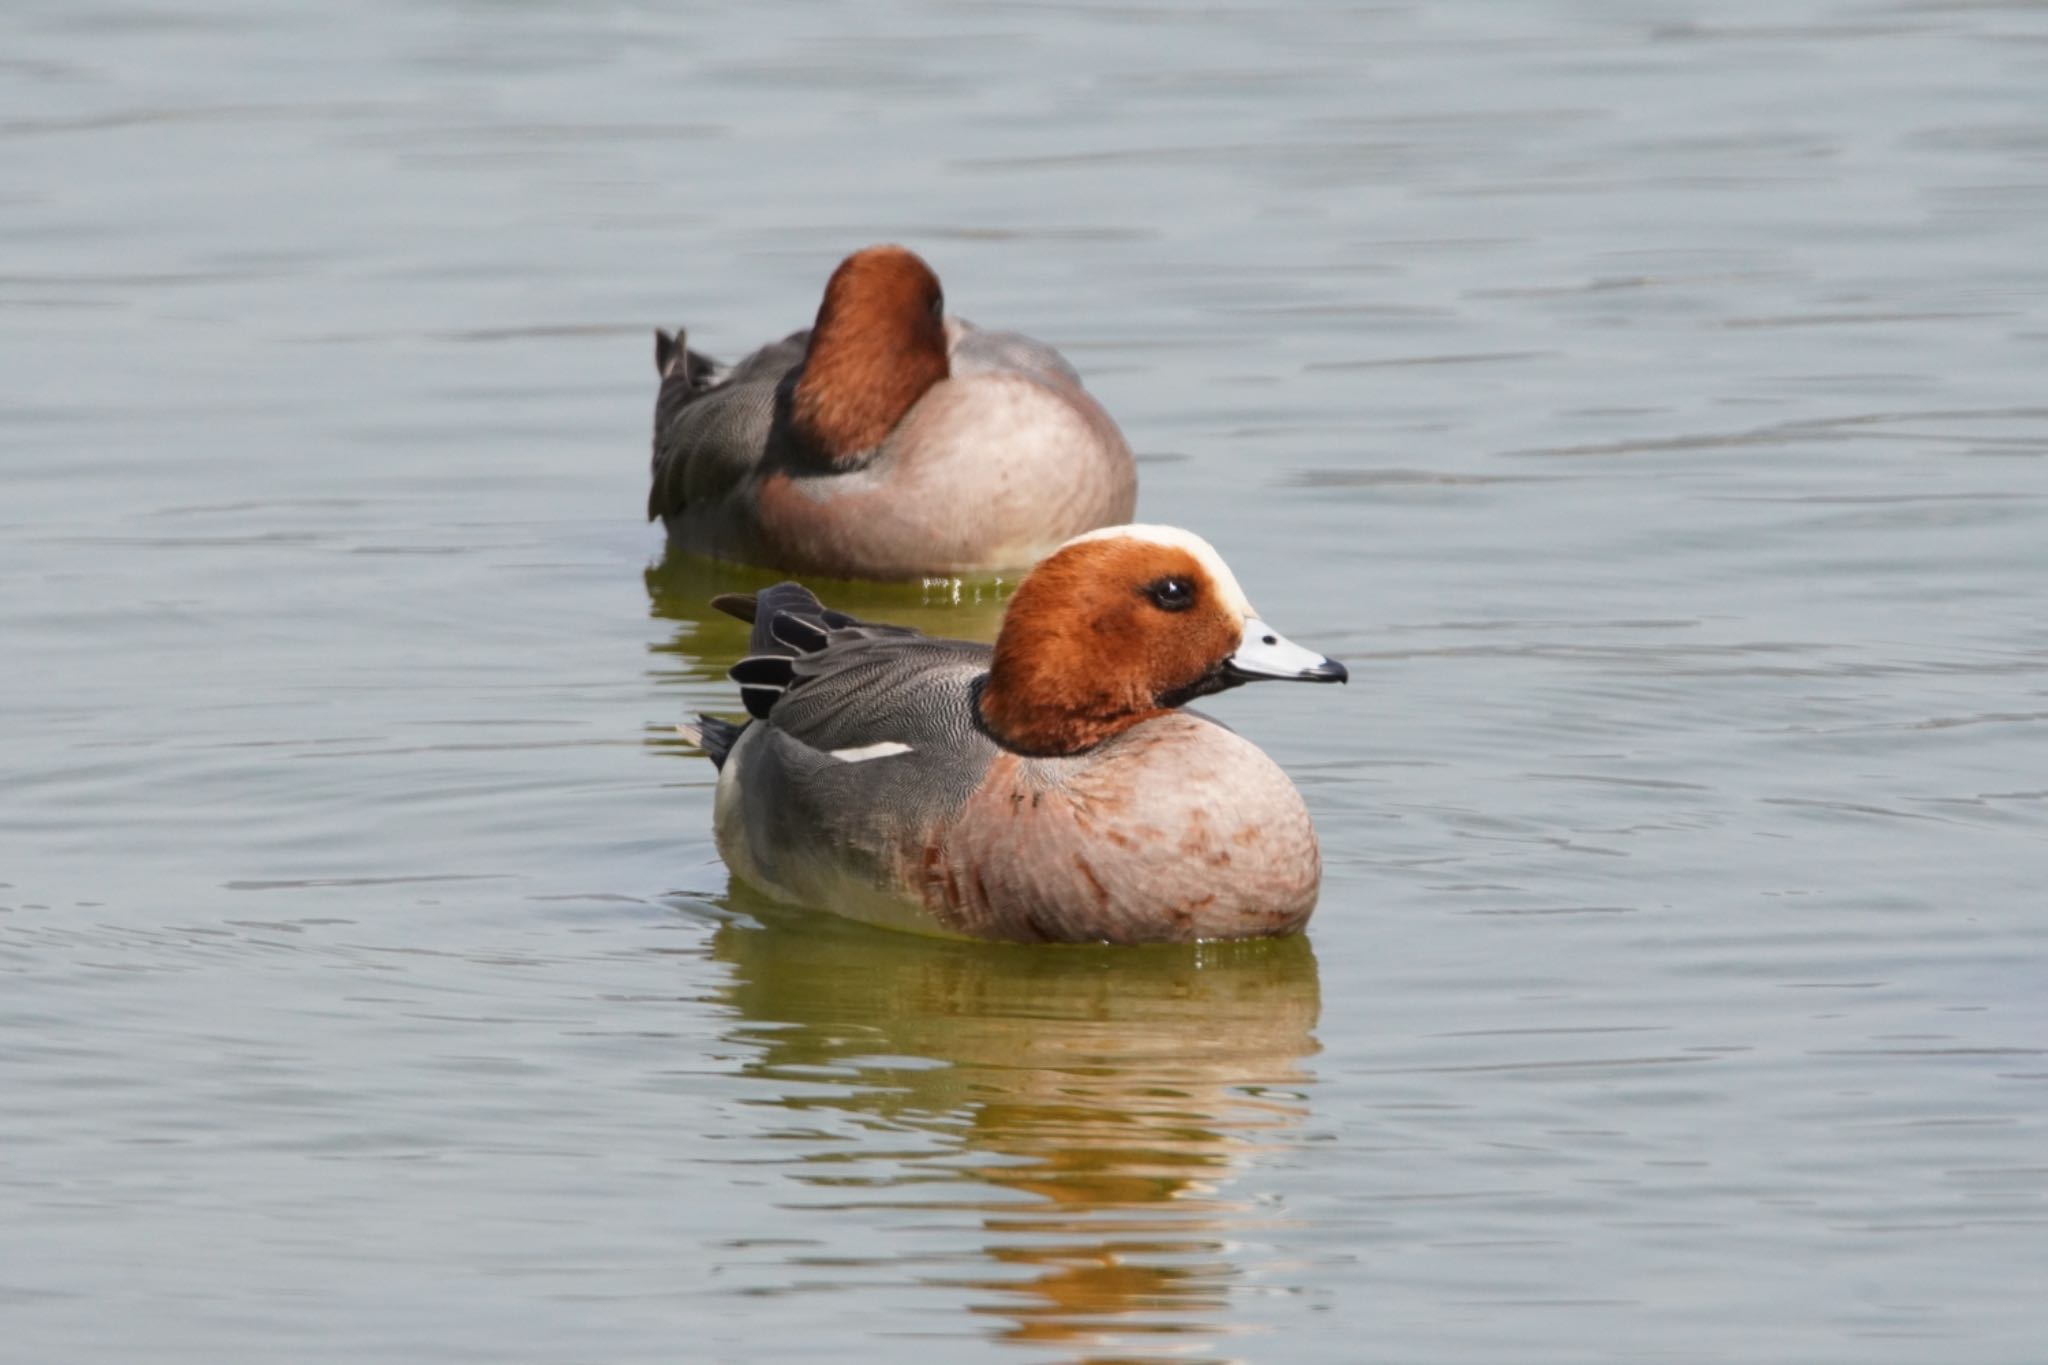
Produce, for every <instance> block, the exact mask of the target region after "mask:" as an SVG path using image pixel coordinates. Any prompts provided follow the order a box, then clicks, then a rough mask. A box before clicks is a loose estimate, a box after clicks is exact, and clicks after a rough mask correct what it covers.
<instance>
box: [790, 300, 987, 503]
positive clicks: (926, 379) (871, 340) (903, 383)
mask: <svg viewBox="0 0 2048 1365" xmlns="http://www.w3.org/2000/svg"><path fill="white" fill-rule="evenodd" d="M899 332H900V333H902V334H900V335H892V333H899ZM947 373H948V366H947V363H946V340H945V333H944V331H943V330H942V329H940V328H939V327H938V325H937V324H936V322H934V323H933V324H932V325H931V326H929V327H926V328H911V329H907V330H906V329H901V328H892V327H883V326H875V325H868V326H861V325H859V323H858V320H854V321H852V322H848V321H846V320H842V319H840V318H838V317H836V316H834V315H833V313H832V310H831V309H830V307H829V305H828V307H827V309H826V310H825V311H824V313H823V314H821V316H820V317H819V319H818V325H817V327H816V328H814V329H813V330H812V332H811V341H810V346H809V348H808V349H807V350H806V352H805V354H804V367H803V373H802V374H801V375H799V376H798V378H797V382H796V388H795V391H794V392H793V393H792V395H791V402H790V429H791V431H792V432H794V433H795V435H796V437H797V439H798V440H799V441H800V442H802V443H803V445H804V446H805V447H806V448H807V449H808V450H809V451H810V452H811V453H812V454H813V455H815V456H816V457H817V458H819V459H821V460H823V461H825V462H826V463H827V464H832V465H840V466H850V465H854V464H857V463H859V462H860V460H861V459H862V458H863V457H864V456H866V455H867V454H868V453H869V452H871V451H873V450H874V448H875V447H876V446H879V445H880V444H881V443H882V442H883V441H884V440H885V439H887V437H888V435H889V433H890V432H892V431H894V430H895V429H896V427H897V425H898V424H899V423H900V422H902V420H903V418H904V416H905V415H906V414H907V413H909V411H910V410H911V408H913V407H915V406H916V405H917V401H918V399H920V398H922V397H924V395H925V393H926V392H927V391H928V390H929V389H930V388H931V387H932V385H934V384H936V383H938V382H939V381H940V380H942V379H944V378H946V376H947Z"/></svg>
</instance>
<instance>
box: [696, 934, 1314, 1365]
mask: <svg viewBox="0 0 2048 1365" xmlns="http://www.w3.org/2000/svg"><path fill="white" fill-rule="evenodd" d="M733 904H734V907H735V908H738V909H742V910H745V911H746V912H748V913H749V914H752V915H756V916H758V918H759V920H760V922H761V924H760V926H759V927H757V926H755V925H753V924H749V923H746V922H744V921H742V922H738V923H731V924H727V925H725V926H723V927H721V928H720V929H719V930H718V932H717V934H716V935H715V940H714V948H713V951H714V953H715V955H716V956H717V957H718V958H720V959H721V960H723V961H724V962H726V963H728V964H729V965H730V968H731V973H732V975H731V980H730V982H729V983H728V984H727V985H726V986H725V987H724V988H723V989H722V991H721V992H720V995H721V996H722V997H723V999H724V1001H725V1003H727V1004H729V1005H730V1006H731V1008H732V1009H733V1010H734V1011H735V1012H736V1014H737V1016H738V1022H737V1023H736V1025H735V1026H734V1027H733V1028H732V1029H731V1030H730V1031H729V1032H728V1035H727V1036H728V1039H729V1040H730V1041H732V1042H734V1043H736V1044H740V1045H743V1046H744V1047H745V1048H746V1049H747V1050H748V1051H749V1052H751V1054H752V1060H751V1061H749V1062H748V1063H747V1064H746V1066H745V1070H746V1071H747V1072H748V1073H749V1074H751V1075H754V1076H757V1077H759V1078H761V1079H763V1080H765V1081H768V1082H770V1083H771V1084H779V1085H782V1086H784V1087H785V1088H784V1089H783V1090H781V1091H780V1092H779V1093H778V1094H777V1097H776V1099H775V1105H776V1107H777V1108H778V1109H779V1110H781V1111H784V1112H785V1113H786V1112H788V1111H804V1112H807V1113H809V1114H811V1115H813V1116H818V1115H820V1114H821V1112H822V1111H839V1112H841V1113H842V1114H850V1115H853V1116H855V1117H856V1118H857V1119H858V1121H859V1126H860V1130H861V1132H862V1134H863V1136H862V1137H861V1138H860V1140H859V1141H858V1142H857V1144H856V1146H855V1148H854V1149H853V1150H848V1149H847V1148H846V1147H845V1146H844V1145H842V1144H838V1143H828V1144H821V1145H820V1146H818V1147H815V1148H812V1149H810V1150H809V1152H808V1153H807V1154H806V1155H805V1156H804V1157H802V1158H799V1162H800V1172H799V1176H798V1178H799V1179H801V1180H804V1181H805V1182H807V1183H810V1184H812V1185H814V1186H817V1187H819V1188H831V1189H832V1190H834V1191H835V1192H836V1193H839V1194H845V1193H847V1192H849V1188H851V1189H852V1190H853V1191H857V1192H858V1197H856V1198H855V1199H854V1200H853V1201H852V1202H835V1203H833V1204H831V1205H829V1206H828V1207H829V1209H830V1210H832V1211H835V1212H837V1211H849V1212H854V1213H855V1215H856V1216H857V1217H858V1216H861V1215H863V1214H865V1215H866V1218H867V1220H868V1222H869V1224H870V1225H872V1226H875V1227H878V1228H885V1227H886V1226H888V1224H887V1220H886V1217H885V1216H883V1215H885V1213H886V1211H891V1210H895V1211H902V1210H906V1209H907V1210H912V1211H916V1212H919V1213H924V1214H930V1215H933V1216H936V1217H939V1218H942V1219H945V1218H951V1217H953V1216H955V1215H958V1214H961V1213H965V1214H967V1215H970V1216H971V1217H973V1219H974V1220H975V1223H974V1228H975V1231H974V1234H973V1235H974V1237H975V1238H976V1240H977V1242H978V1244H979V1253H978V1256H976V1257H975V1258H974V1259H976V1260H979V1261H980V1262H981V1264H982V1266H983V1269H982V1270H981V1271H970V1272H968V1273H967V1274H966V1275H965V1276H948V1277H943V1278H941V1277H933V1278H928V1279H927V1280H926V1281H925V1283H927V1284H929V1285H933V1286H939V1287H945V1288H948V1289H951V1290H953V1291H955V1292H962V1291H964V1292H965V1294H966V1295H967V1303H966V1305H965V1306H966V1307H967V1308H968V1310H969V1311H970V1312H973V1313H976V1314H982V1315H988V1316H991V1317H993V1318H995V1319H997V1320H1000V1321H1002V1322H1003V1323H1004V1325H1003V1326H1002V1327H1001V1328H1000V1329H999V1335H1001V1336H1002V1337H1004V1338H1007V1339H1011V1340H1016V1341H1028V1342H1039V1343H1057V1344H1061V1345H1063V1346H1065V1347H1066V1348H1068V1349H1070V1350H1071V1349H1076V1348H1078V1349H1080V1350H1082V1351H1083V1352H1084V1356H1083V1358H1106V1357H1094V1356H1093V1355H1092V1352H1094V1351H1098V1350H1104V1349H1108V1348H1109V1347H1110V1346H1111V1345H1112V1343H1119V1342H1120V1343H1123V1344H1121V1345H1118V1346H1116V1349H1117V1350H1119V1351H1122V1352H1124V1353H1125V1354H1128V1353H1129V1349H1130V1348H1129V1344H1128V1342H1127V1341H1126V1340H1125V1339H1127V1338H1131V1337H1143V1336H1147V1335H1151V1334H1174V1335H1175V1337H1176V1340H1177V1341H1179V1342H1181V1343H1183V1344H1186V1336H1185V1334H1189V1333H1196V1334H1207V1335H1216V1334H1225V1333H1228V1332H1229V1331H1230V1330H1231V1328H1230V1324H1229V1322H1228V1321H1227V1318H1226V1314H1227V1309H1228V1302H1227V1300H1228V1294H1229V1291H1230V1289H1231V1287H1232V1285H1233V1284H1234V1283H1236V1282H1237V1281H1238V1280H1239V1279H1240V1278H1241V1277H1242V1276H1244V1274H1245V1273H1246V1271H1247V1269H1248V1266H1247V1264H1246V1262H1247V1259H1248V1258H1247V1252H1246V1247H1247V1245H1251V1244H1248V1243H1247V1242H1246V1239H1245V1233H1246V1232H1247V1230H1248V1229H1249V1228H1250V1227H1251V1226H1252V1225H1253V1224H1254V1223H1255V1221H1257V1218H1258V1215H1257V1214H1256V1213H1255V1211H1254V1203H1253V1201H1252V1200H1251V1199H1250V1198H1248V1197H1247V1196H1245V1195H1243V1194H1235V1195H1233V1194H1232V1193H1231V1192H1230V1186H1231V1185H1232V1184H1233V1182H1234V1181H1236V1180H1237V1179H1239V1178H1241V1177H1242V1176H1243V1175H1244V1174H1245V1173H1246V1172H1247V1171H1248V1170H1250V1169H1251V1168H1252V1167H1253V1165H1254V1163H1255V1161H1256V1160H1257V1158H1258V1156H1259V1154H1260V1153H1261V1152H1262V1151H1265V1150H1268V1149H1270V1148H1272V1147H1274V1146H1277V1145H1278V1144H1279V1143H1280V1142H1282V1141H1283V1140H1284V1139H1283V1137H1282V1135H1283V1134H1284V1133H1286V1132H1287V1131H1288V1130H1291V1129H1293V1128H1295V1127H1296V1126H1298V1125H1299V1124H1300V1123H1301V1122H1302V1121H1303V1119H1304V1118H1305V1117H1306V1115H1307V1112H1308V1104H1307V1100H1306V1098H1305V1096H1304V1094H1303V1090H1304V1088H1305V1087H1306V1086H1307V1085H1308V1084H1309V1083H1310V1082H1311V1081H1312V1080H1313V1076H1312V1074H1311V1073H1310V1072H1309V1071H1308V1070H1307V1069H1306V1067H1305V1066H1304V1065H1303V1060H1302V1059H1304V1058H1306V1057H1308V1056H1309V1055H1311V1054H1312V1053H1314V1052H1315V1051H1316V1049H1317V1044H1316V1042H1315V1039H1314V1037H1313V1034H1312V1030H1313V1028H1314V1026H1315V1022H1316V1014H1317V1010H1318V1008H1319V995H1318V986H1317V979H1316V961H1315V957H1314V954H1313V953H1312V952H1311V950H1310V948H1309V945H1308V942H1307V940H1306V939H1302V938H1291V939H1282V940H1265V941H1256V942H1249V943H1240V944H1227V945H1217V944H1203V945H1173V946H1162V947H1160V948H1157V949H1119V950H1115V951H1103V950H1096V949H1087V948H1081V949H1058V948H1053V949H1048V948H1043V947H1024V948H1019V947H1012V946H1005V945H998V944H981V943H953V942H942V941H933V940H925V939H918V938H914V937H911V936H908V935H901V934H890V933H886V932H882V931H877V930H870V929H866V928H863V927H862V926H859V925H856V924H851V923H848V922H845V921H838V920H834V919H832V918H831V917H827V916H821V915H817V916H807V915H792V913H791V912H787V911H781V910H778V909H775V908H773V907H769V906H766V905H763V904H760V903H758V902H756V901H754V900H753V899H751V898H745V897H743V896H736V897H735V900H734V902H733ZM934 1063H936V1064H937V1065H934ZM821 1082H825V1083H826V1084H825V1088H824V1093H821V1085H820V1083H821ZM834 1083H837V1084H834ZM835 1126H836V1125H835ZM878 1126H880V1127H882V1128H883V1129H884V1131H889V1132H894V1133H897V1134H900V1135H902V1136H904V1137H906V1138H908V1137H913V1136H914V1137H915V1138H916V1139H917V1140H915V1141H894V1140H887V1139H885V1140H884V1141H882V1142H879V1143H878V1142H876V1141H875V1140H874V1138H873V1133H874V1131H875V1129H876V1128H877V1127H878ZM856 1172H861V1173H863V1174H858V1175H857V1174H856ZM935 1182H936V1183H939V1184H942V1185H946V1186H949V1187H955V1186H957V1187H961V1188H958V1189H957V1190H956V1191H953V1193H954V1197H951V1198H945V1199H943V1200H942V1202H939V1203H933V1202H932V1200H931V1197H930V1196H931V1195H932V1193H933V1191H932V1189H931V1186H932V1185H933V1184H934V1183H935ZM869 1196H872V1197H869ZM919 1226H920V1229H921V1230H923V1231H929V1228H930V1224H929V1222H924V1223H920V1225H919ZM1181 1349H1182V1347H1176V1348H1175V1351H1176V1354H1178V1353H1179V1351H1180V1350H1181Z"/></svg>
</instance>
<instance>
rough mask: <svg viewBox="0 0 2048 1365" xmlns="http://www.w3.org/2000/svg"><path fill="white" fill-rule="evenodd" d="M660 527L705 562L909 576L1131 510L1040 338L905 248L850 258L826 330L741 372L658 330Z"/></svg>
mask: <svg viewBox="0 0 2048 1365" xmlns="http://www.w3.org/2000/svg"><path fill="white" fill-rule="evenodd" d="M656 361H657V364H658V366H659V368H660V369H661V372H662V381H661V388H660V391H659V393H658V394H657V397H656V402H655V430H654V459H653V483H652V487H651V489H650V492H649V496H648V505H647V511H648V516H649V518H650V519H652V518H655V517H659V518H661V520H662V521H663V523H664V524H665V525H666V527H667V529H668V532H669V536H670V539H671V540H672V541H673V542H674V543H676V544H677V545H679V546H681V547H682V548H683V549H685V550H688V551H690V552H692V553H697V554H704V555H708V556H711V557H713V558H718V559H727V560H735V561H739V562H742V563H750V564H760V565H765V566H770V567H775V568H780V569H785V570H790V571H794V572H800V573H806V574H819V575H830V576H833V577H842V578H869V579H910V578H919V577H937V576H947V577H950V576H956V575H961V574H969V573H978V572H987V571H992V570H998V569H1004V568H1016V567H1021V566H1023V565H1027V564H1030V563H1032V562H1033V561H1034V560H1036V559H1037V558H1039V557H1040V556H1041V555H1043V554H1045V553H1046V552H1047V551H1049V550H1050V549H1052V548H1053V547H1055V546H1057V545H1058V544H1059V543H1061V542H1062V541H1064V540H1066V539H1067V538H1069V537H1070V536H1073V535H1075V534H1078V533H1080V532H1083V531H1087V530H1091V529H1094V528H1096V527H1099V526H1104V525H1110V524H1115V523H1118V522H1122V521H1125V520H1127V519H1128V518H1129V516H1130V514H1131V509H1132V507H1133V505H1134V504H1135V501H1136V497H1137V475H1136V470H1135V466H1134V465H1133V463H1132V460H1131V453H1130V448H1129V446H1128V445H1127V444H1126V443H1125V441H1124V438H1123V435H1122V433H1121V432H1120V431H1119V430H1118V429H1117V426H1116V423H1115V422H1114V421H1113V420H1111V418H1110V416H1109V414H1108V413H1107V412H1105V411H1104V410H1103V408H1102V406H1101V405H1100V404H1099V403H1097V402H1096V401H1095V399H1094V398H1093V397H1092V396H1091V395H1090V394H1089V393H1088V392H1087V390H1086V389H1085V388H1083V387H1082V384H1081V381H1080V378H1079V376H1078V375H1077V374H1076V373H1075V372H1074V370H1073V367H1072V366H1070V365H1068V364H1067V363H1066V361H1065V360H1064V359H1063V358H1062V357H1061V356H1060V355H1059V353H1058V352H1057V351H1055V350H1053V349H1052V348H1051V347H1049V346H1046V345H1044V344H1043V343H1041V342H1037V341H1034V340H1032V339H1031V338H1029V337H1025V336H1021V335H1019V334H1017V333H1013V332H984V331H982V330H980V329H978V328H976V327H974V326H973V325H972V324H970V323H967V322H965V321H963V320H961V319H958V318H952V317H947V316H945V315H944V312H943V304H942V300H941V296H940V294H939V292H938V281H937V279H936V277H934V276H932V275H931V273H930V270H929V268H928V267H926V266H925V265H924V263H923V262H922V261H920V260H918V259H917V257H915V256H914V255H911V253H909V252H907V251H903V250H902V249H901V248H894V247H878V248H869V249H868V250H867V251H864V252H859V253H856V254H855V255H854V256H852V257H849V258H848V259H847V261H846V262H844V263H842V265H841V266H840V269H839V271H838V272H836V273H835V274H834V276H833V280H832V283H831V284H829V285H828V286H827V290H826V297H825V302H824V304H823V305H822V306H821V307H820V309H819V316H818V322H817V324H816V325H815V326H814V327H812V328H811V329H809V330H806V331H801V332H796V333H793V334H791V335H790V336H787V337H785V338H783V339H782V340H781V341H777V342H774V343H772V344H770V345H768V346H764V347H762V348H761V349H760V350H758V351H755V352H754V353H753V354H751V355H749V356H747V357H746V358H745V359H744V360H742V361H740V362H739V363H738V364H737V365H735V366H733V367H732V368H731V370H730V371H721V370H720V369H719V367H718V366H717V365H716V364H715V362H712V361H709V360H708V359H706V358H705V357H704V356H702V355H699V354H698V353H696V352H694V351H691V350H690V349H689V348H688V347H687V345H685V344H683V341H682V339H681V337H680V336H678V337H675V338H670V337H668V336H667V335H666V334H659V335H658V336H657V343H656Z"/></svg>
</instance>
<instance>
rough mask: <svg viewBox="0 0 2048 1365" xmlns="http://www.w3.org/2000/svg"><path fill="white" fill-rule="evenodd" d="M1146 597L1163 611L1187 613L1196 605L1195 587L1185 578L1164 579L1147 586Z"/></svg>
mask: <svg viewBox="0 0 2048 1365" xmlns="http://www.w3.org/2000/svg"><path fill="white" fill-rule="evenodd" d="M1145 596H1147V597H1149V598H1151V599H1152V605H1153V606H1155V607H1157V608H1159V610H1161V611H1186V610H1187V609H1188V608H1189V607H1192V606H1193V605H1195V585H1194V584H1192V583H1190V582H1188V580H1187V579H1185V578H1162V579H1160V580H1159V581H1158V582H1156V583H1148V584H1146V585H1145Z"/></svg>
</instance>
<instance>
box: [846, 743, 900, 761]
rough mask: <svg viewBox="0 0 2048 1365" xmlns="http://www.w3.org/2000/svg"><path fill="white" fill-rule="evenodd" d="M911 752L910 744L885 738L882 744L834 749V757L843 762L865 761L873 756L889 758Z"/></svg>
mask: <svg viewBox="0 0 2048 1365" xmlns="http://www.w3.org/2000/svg"><path fill="white" fill-rule="evenodd" d="M909 752H910V746H909V745H908V744H904V743H901V742H899V741H897V740H893V739H885V740H883V741H882V742H881V743H880V744H863V745H861V746H860V747H859V748H858V749H834V750H832V757H834V758H836V759H838V760H839V761H840V762H841V763H865V762H867V761H868V760H869V759H871V758H889V757H892V756H893V755H896V754H907V753H909Z"/></svg>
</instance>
